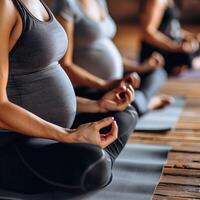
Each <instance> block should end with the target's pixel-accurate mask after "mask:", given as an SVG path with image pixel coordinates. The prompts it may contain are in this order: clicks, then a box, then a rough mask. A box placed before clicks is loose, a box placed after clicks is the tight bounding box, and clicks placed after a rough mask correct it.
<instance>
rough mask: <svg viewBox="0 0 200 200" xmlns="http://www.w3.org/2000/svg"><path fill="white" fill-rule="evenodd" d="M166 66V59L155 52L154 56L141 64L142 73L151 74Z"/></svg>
mask: <svg viewBox="0 0 200 200" xmlns="http://www.w3.org/2000/svg"><path fill="white" fill-rule="evenodd" d="M164 65H165V59H164V57H163V56H162V55H161V54H159V53H157V52H154V53H152V55H151V56H150V57H149V58H148V59H147V60H146V61H144V62H143V63H142V64H141V66H140V67H141V68H142V72H143V73H145V72H149V71H152V70H155V69H159V68H162V67H163V66H164Z"/></svg>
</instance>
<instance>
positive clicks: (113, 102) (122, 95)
mask: <svg viewBox="0 0 200 200" xmlns="http://www.w3.org/2000/svg"><path fill="white" fill-rule="evenodd" d="M133 100H134V89H133V87H132V86H131V85H122V86H119V87H117V88H116V89H113V90H111V91H110V92H107V93H106V94H105V95H104V96H103V97H102V98H101V99H100V100H99V101H98V105H99V109H100V112H108V111H124V110H125V109H126V108H127V107H128V106H129V104H130V103H131V102H132V101H133Z"/></svg>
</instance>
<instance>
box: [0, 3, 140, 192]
mask: <svg viewBox="0 0 200 200" xmlns="http://www.w3.org/2000/svg"><path fill="white" fill-rule="evenodd" d="M0 44H1V48H0V128H1V129H0V188H3V189H7V190H12V191H15V192H22V193H38V192H46V191H52V190H57V189H58V190H64V191H68V192H87V191H90V190H94V189H97V188H102V187H104V186H106V185H107V184H109V182H110V181H111V178H112V173H111V170H112V165H113V162H114V160H115V159H116V158H117V156H118V155H119V153H120V151H121V150H122V149H123V147H124V146H125V144H126V142H127V140H128V137H129V135H130V134H132V133H133V130H134V127H135V124H136V119H137V114H136V112H135V111H134V110H133V108H132V107H130V106H129V103H130V102H131V101H132V100H133V89H132V87H131V86H129V85H127V86H122V87H118V88H116V89H113V90H112V91H110V92H107V93H106V94H104V95H103V96H102V97H101V98H100V99H98V100H89V99H84V98H78V97H77V99H76V97H75V94H74V90H73V87H72V85H71V82H70V80H69V78H68V76H67V74H66V73H65V72H64V70H63V69H62V68H61V66H60V65H59V63H58V62H59V60H60V59H61V58H62V57H63V55H64V54H65V51H66V49H67V37H66V33H65V31H64V30H63V28H62V27H61V26H60V24H59V23H58V22H57V20H56V19H55V18H54V16H53V14H52V13H51V11H50V10H49V9H48V8H47V7H46V6H45V4H44V3H43V2H42V1H40V0H12V1H11V0H1V1H0ZM121 93H122V94H123V96H122V95H121ZM76 102H77V103H76ZM76 104H77V105H76ZM76 107H77V110H78V112H79V113H78V114H77V115H76ZM109 111H110V112H109ZM118 111H122V112H118ZM83 112H85V113H83ZM75 115H76V116H75ZM83 123H84V124H83Z"/></svg>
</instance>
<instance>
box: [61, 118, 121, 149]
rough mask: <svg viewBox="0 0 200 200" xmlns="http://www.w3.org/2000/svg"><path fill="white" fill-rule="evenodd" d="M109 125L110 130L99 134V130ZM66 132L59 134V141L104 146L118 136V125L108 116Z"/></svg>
mask: <svg viewBox="0 0 200 200" xmlns="http://www.w3.org/2000/svg"><path fill="white" fill-rule="evenodd" d="M109 125H111V130H110V131H109V132H108V133H106V134H100V130H101V129H102V128H105V127H107V126H109ZM68 133H69V134H67V135H65V134H63V135H61V136H60V139H59V141H60V142H64V143H65V142H67V143H69V141H70V142H71V143H85V144H94V145H98V146H99V147H101V148H105V147H107V146H108V145H110V144H111V143H113V142H114V141H115V140H116V139H117V138H118V126H117V123H116V121H115V120H114V118H113V117H108V118H104V119H102V120H100V121H97V122H91V123H87V124H83V125H81V126H79V127H78V128H77V129H72V130H69V131H68ZM69 138H70V139H69Z"/></svg>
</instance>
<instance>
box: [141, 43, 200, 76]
mask: <svg viewBox="0 0 200 200" xmlns="http://www.w3.org/2000/svg"><path fill="white" fill-rule="evenodd" d="M155 51H156V52H159V53H160V54H161V55H162V56H163V57H164V58H165V70H166V71H167V73H168V74H172V73H173V69H174V67H178V66H182V65H186V66H187V67H188V68H192V60H193V59H194V58H195V57H197V56H200V49H199V50H198V51H196V52H194V53H187V52H170V51H167V50H163V49H160V48H157V47H155V46H153V45H151V44H149V43H147V42H142V46H141V53H140V61H141V62H143V61H145V60H146V59H148V58H149V57H150V56H151V54H152V53H153V52H155Z"/></svg>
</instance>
